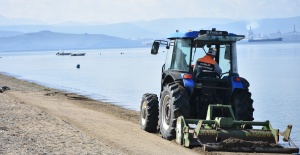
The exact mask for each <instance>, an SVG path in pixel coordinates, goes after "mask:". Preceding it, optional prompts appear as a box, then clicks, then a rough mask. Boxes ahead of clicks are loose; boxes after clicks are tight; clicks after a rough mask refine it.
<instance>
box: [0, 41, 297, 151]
mask: <svg viewBox="0 0 300 155" xmlns="http://www.w3.org/2000/svg"><path fill="white" fill-rule="evenodd" d="M237 49H238V64H239V67H238V69H239V74H240V76H242V77H244V78H246V79H247V80H248V81H249V82H250V91H251V93H252V98H253V100H254V108H255V111H254V118H255V120H257V121H264V120H270V121H271V124H272V126H273V127H274V128H279V129H280V130H281V131H283V130H285V128H286V126H287V125H288V124H293V131H292V135H291V137H292V138H293V140H294V142H295V143H296V144H297V145H298V146H299V145H300V112H299V111H300V95H299V94H300V87H299V85H300V68H299V66H300V44H299V43H284V42H282V43H263V44H259V43H258V44H249V43H243V44H239V45H238V47H237ZM57 52H58V51H32V52H0V57H2V58H0V72H1V73H4V74H8V75H12V76H15V77H17V78H19V79H24V80H28V81H31V82H36V83H39V84H41V85H44V86H48V87H52V88H56V89H60V90H65V91H68V92H73V93H77V94H81V95H85V96H88V97H91V98H94V99H97V100H101V101H105V102H112V103H113V104H116V105H120V106H122V107H124V108H127V109H132V110H137V111H138V110H139V106H140V101H141V98H142V95H143V94H144V93H146V92H149V93H156V94H159V91H160V76H161V75H160V74H161V66H162V64H163V63H164V59H165V53H166V52H161V53H159V54H158V55H156V56H153V55H151V54H150V47H147V48H134V49H94V50H84V51H83V50H81V51H79V50H78V51H75V50H74V51H65V52H85V53H86V56H83V57H82V56H77V57H74V56H56V55H55V54H56V53H57ZM121 53H124V54H121ZM77 64H80V66H81V67H80V69H77V68H76V65H77Z"/></svg>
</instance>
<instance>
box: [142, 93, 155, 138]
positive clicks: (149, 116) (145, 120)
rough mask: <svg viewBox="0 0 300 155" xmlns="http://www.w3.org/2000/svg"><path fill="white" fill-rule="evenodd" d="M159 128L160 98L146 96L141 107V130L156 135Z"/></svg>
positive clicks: (150, 95) (152, 95)
mask: <svg viewBox="0 0 300 155" xmlns="http://www.w3.org/2000/svg"><path fill="white" fill-rule="evenodd" d="M157 126H158V98H157V95H155V94H149V93H147V94H144V95H143V98H142V102H141V107H140V127H141V129H143V130H145V131H147V132H151V133H154V132H156V131H157Z"/></svg>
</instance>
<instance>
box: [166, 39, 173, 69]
mask: <svg viewBox="0 0 300 155" xmlns="http://www.w3.org/2000/svg"><path fill="white" fill-rule="evenodd" d="M169 46H170V48H169V49H168V53H167V56H166V61H165V70H169V69H170V66H171V60H172V54H173V50H174V40H171V41H170V44H169Z"/></svg>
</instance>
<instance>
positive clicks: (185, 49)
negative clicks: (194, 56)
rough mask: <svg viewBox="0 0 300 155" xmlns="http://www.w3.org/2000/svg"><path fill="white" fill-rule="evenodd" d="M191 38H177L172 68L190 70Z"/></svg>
mask: <svg viewBox="0 0 300 155" xmlns="http://www.w3.org/2000/svg"><path fill="white" fill-rule="evenodd" d="M190 50H191V40H186V39H177V42H176V44H175V47H174V50H173V55H172V62H171V67H170V69H175V70H180V71H186V72H188V71H189V61H190Z"/></svg>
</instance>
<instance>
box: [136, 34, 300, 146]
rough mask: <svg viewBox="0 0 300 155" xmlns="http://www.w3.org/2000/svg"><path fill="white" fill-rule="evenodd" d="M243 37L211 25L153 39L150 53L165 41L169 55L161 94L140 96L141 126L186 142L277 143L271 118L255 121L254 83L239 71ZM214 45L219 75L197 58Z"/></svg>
mask: <svg viewBox="0 0 300 155" xmlns="http://www.w3.org/2000/svg"><path fill="white" fill-rule="evenodd" d="M244 38H245V36H244V35H236V34H233V33H228V32H227V31H217V30H216V29H215V28H213V29H212V30H200V31H189V32H185V33H181V32H178V31H176V33H174V34H171V35H170V36H169V37H168V39H169V40H168V41H165V40H155V41H154V42H153V45H152V49H151V54H153V55H156V54H157V53H158V51H159V48H160V47H161V46H164V47H166V49H167V55H166V59H165V64H163V66H162V73H161V91H160V97H159V98H160V99H158V96H157V95H156V94H151V93H146V94H144V95H143V97H142V101H141V107H140V127H141V129H143V130H145V131H147V132H152V133H156V132H159V133H160V134H161V136H162V137H163V138H165V139H168V140H173V139H176V142H178V143H179V144H182V145H184V146H187V147H189V146H192V145H203V144H207V143H220V142H224V141H226V140H228V139H229V138H230V137H235V138H241V139H244V140H250V141H266V142H268V143H275V144H276V143H278V135H279V134H278V132H279V131H278V132H277V129H273V128H272V127H271V125H270V123H269V122H268V121H266V122H254V121H253V120H254V118H253V112H254V108H253V100H252V99H251V93H250V92H249V86H250V84H249V82H248V81H247V80H246V79H245V78H242V77H240V76H239V74H238V64H237V48H236V42H237V41H240V40H242V39H244ZM211 48H214V49H215V51H216V56H215V61H216V62H217V63H218V64H219V66H220V68H221V70H222V73H221V74H217V73H215V72H214V71H211V72H210V71H207V70H203V66H202V67H201V66H200V65H199V64H198V63H199V62H198V61H197V60H198V58H201V57H203V56H204V55H206V54H207V52H208V50H209V49H211ZM191 124H194V126H192V125H191ZM253 126H263V130H255V129H252V127H253ZM290 129H291V126H290ZM191 131H192V132H191ZM195 134H196V135H195ZM260 134H261V136H259V138H257V136H256V135H260ZM266 135H267V136H266ZM286 139H289V134H288V137H286ZM207 148H208V147H207ZM238 151H242V150H238ZM256 151H257V150H256ZM294 151H297V150H294ZM298 151H299V149H298ZM250 152H251V151H250ZM265 152H268V151H265ZM269 152H270V151H269ZM271 152H272V151H271ZM275 152H276V151H275Z"/></svg>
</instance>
